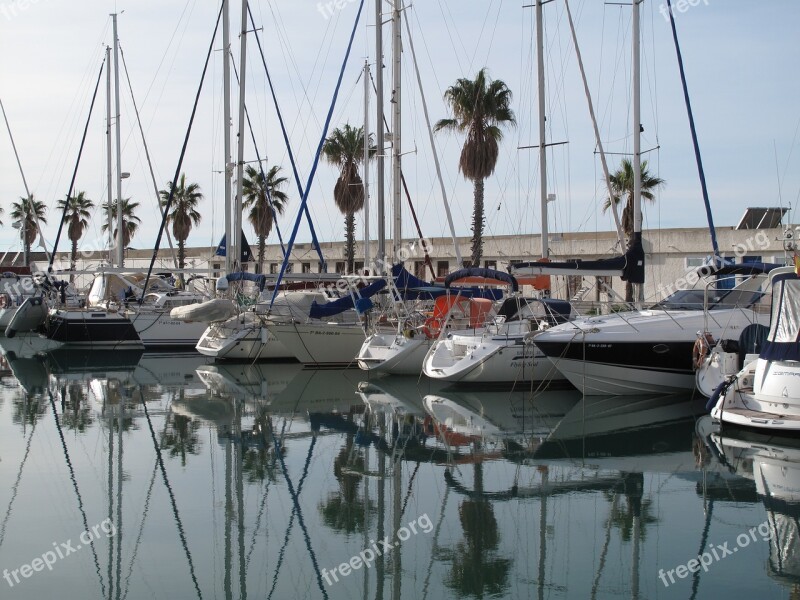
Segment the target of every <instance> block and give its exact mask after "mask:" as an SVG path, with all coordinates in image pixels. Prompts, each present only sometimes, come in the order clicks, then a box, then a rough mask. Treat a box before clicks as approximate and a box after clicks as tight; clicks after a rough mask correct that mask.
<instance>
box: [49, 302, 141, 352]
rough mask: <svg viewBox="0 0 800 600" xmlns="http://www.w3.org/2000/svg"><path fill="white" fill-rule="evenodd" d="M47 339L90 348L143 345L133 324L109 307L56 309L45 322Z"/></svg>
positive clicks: (137, 346) (139, 346) (138, 346)
mask: <svg viewBox="0 0 800 600" xmlns="http://www.w3.org/2000/svg"><path fill="white" fill-rule="evenodd" d="M44 334H45V336H46V337H47V339H49V340H52V341H54V342H59V343H61V344H66V345H69V346H79V347H87V348H101V347H103V348H117V347H123V346H124V347H136V348H142V347H143V344H142V340H141V339H140V338H139V334H138V333H136V328H135V327H134V326H133V323H132V322H131V321H130V319H128V318H127V317H125V316H124V315H122V314H120V313H118V312H111V311H106V310H53V311H51V312H50V313H49V314H48V316H47V320H46V321H45V324H44Z"/></svg>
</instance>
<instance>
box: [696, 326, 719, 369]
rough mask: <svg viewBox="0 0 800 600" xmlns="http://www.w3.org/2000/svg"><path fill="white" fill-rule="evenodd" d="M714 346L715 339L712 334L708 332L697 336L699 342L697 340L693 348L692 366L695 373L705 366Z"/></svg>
mask: <svg viewBox="0 0 800 600" xmlns="http://www.w3.org/2000/svg"><path fill="white" fill-rule="evenodd" d="M713 345H714V337H713V336H712V335H711V334H710V333H708V332H706V333H702V334H700V335H699V336H697V340H695V342H694V347H693V348H692V366H693V367H694V370H695V371H696V370H697V369H699V368H700V367H702V366H703V365H704V364H705V362H706V358H708V353H709V352H711V346H713Z"/></svg>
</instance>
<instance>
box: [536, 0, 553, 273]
mask: <svg viewBox="0 0 800 600" xmlns="http://www.w3.org/2000/svg"><path fill="white" fill-rule="evenodd" d="M542 4H543V0H536V71H537V76H538V80H539V179H540V186H541V187H540V194H541V203H542V207H541V208H542V258H549V257H550V234H549V232H548V227H547V226H548V223H547V140H546V137H545V113H544V111H545V105H544V24H543V22H542V21H543V18H542Z"/></svg>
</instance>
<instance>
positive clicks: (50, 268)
mask: <svg viewBox="0 0 800 600" xmlns="http://www.w3.org/2000/svg"><path fill="white" fill-rule="evenodd" d="M105 66H106V59H105V58H103V62H102V63H101V64H100V72H99V73H98V74H97V83H95V85H94V94H93V95H92V103H91V105H90V106H89V116H88V117H87V118H86V126H85V127H84V128H83V137H82V138H81V147H80V149H79V150H78V160H77V161H75V169H74V170H73V172H72V181H71V182H70V184H69V191H68V192H67V197H66V199H65V201H64V211H63V213H62V214H61V221H60V222H59V224H58V233H57V234H56V241H55V242H53V254H51V255H50V261H49V264H48V265H47V270H48V272H51V273H52V272H53V261H54V260H55V258H56V249H57V248H58V240H59V239H60V238H61V231H62V230H63V229H64V221H66V218H67V210H68V209H69V199H70V197H71V196H72V190H73V188H74V187H75V178H76V177H77V176H78V166H80V164H81V155H82V154H83V147H84V145H85V144H86V134H87V133H88V132H89V123H90V122H91V121H92V111H93V110H94V103H95V100H97V90H99V89H100V79H101V78H102V76H103V67H105ZM32 207H33V203H32V202H31V208H32ZM31 212H32V213H33V216H34V219H35V220H36V229H37V230H38V231H39V235H41V230H39V219H38V218H37V217H36V211H34V210H32V211H31ZM46 251H47V250H46V249H45V252H46ZM104 595H105V594H104Z"/></svg>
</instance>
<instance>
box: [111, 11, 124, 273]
mask: <svg viewBox="0 0 800 600" xmlns="http://www.w3.org/2000/svg"><path fill="white" fill-rule="evenodd" d="M111 18H112V21H113V24H114V104H115V112H116V122H115V124H114V127H115V130H116V131H115V134H116V136H117V266H118V267H122V266H124V264H125V253H124V248H123V245H124V241H125V236H124V232H123V231H122V149H121V147H120V137H121V134H120V122H119V121H120V104H119V36H118V35H117V14H116V13H114V14H112V15H111Z"/></svg>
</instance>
